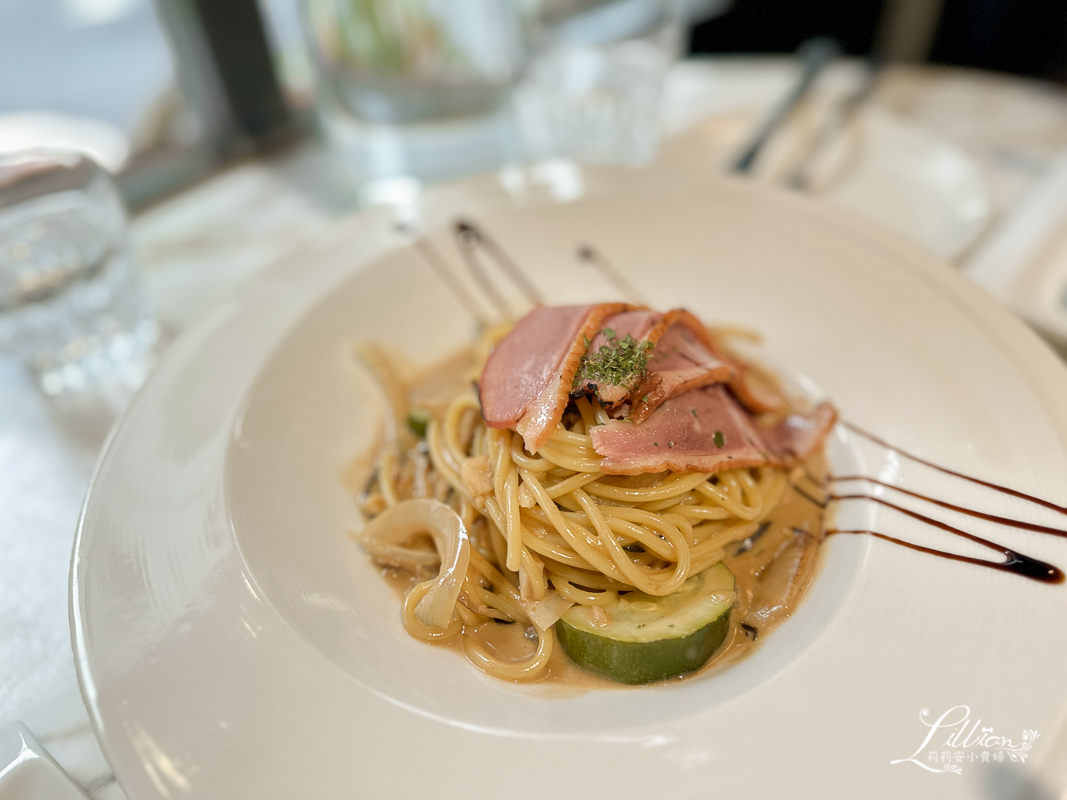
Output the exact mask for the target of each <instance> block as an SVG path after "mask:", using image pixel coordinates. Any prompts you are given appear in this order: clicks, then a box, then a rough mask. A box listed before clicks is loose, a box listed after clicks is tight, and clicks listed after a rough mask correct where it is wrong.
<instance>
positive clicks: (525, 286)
mask: <svg viewBox="0 0 1067 800" xmlns="http://www.w3.org/2000/svg"><path fill="white" fill-rule="evenodd" d="M454 233H455V236H456V245H457V246H458V248H459V251H460V253H462V255H463V258H464V260H465V261H466V262H467V268H468V269H470V270H471V274H472V275H475V276H477V277H476V278H475V279H476V280H477V281H478V285H479V286H480V287H481V289H482V291H484V292H485V293H486V294H487V295H488V296H490V297H494V296H495V297H497V298H500V300H501V301H503V298H502V297H501V296H500V293H499V292H497V290H496V288H495V287H494V286H493V284H492V282H491V281H490V280H489V278H488V276H487V275H486V274H485V272H484V270H482V269H481V265H480V263H479V262H478V256H477V251H478V250H479V249H480V250H484V251H485V254H486V255H487V256H489V259H490V260H491V261H493V262H494V263H495V264H496V265H497V266H498V267H499V268H500V271H501V272H503V273H504V274H505V275H506V276H507V277H508V279H509V280H510V281H511V282H512V283H514V284H515V286H516V287H518V289H519V291H520V292H522V294H523V296H524V297H525V298H526V300H527V302H529V303H530V305H533V306H539V305H543V304H544V302H545V300H544V298H543V297H542V296H541V292H540V291H539V290H538V288H537V287H536V286H534V285H533V283H532V282H531V281H530V279H529V278H527V277H526V273H525V272H523V271H522V270H521V269H520V268H519V266H518V264H516V263H515V261H514V260H513V259H512V258H511V256H509V255H508V254H507V252H505V250H504V248H502V247H501V246H500V245H499V244H497V242H496V240H495V239H493V238H492V237H491V236H489V234H487V233H486V232H485V231H484V230H482V229H481V228H479V227H478V226H477V225H475V224H474V223H473V222H471V221H470V220H462V219H461V220H457V221H456V224H455V228H454ZM504 308H505V314H506V313H507V311H506V309H507V305H506V304H504Z"/></svg>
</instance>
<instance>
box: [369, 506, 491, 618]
mask: <svg viewBox="0 0 1067 800" xmlns="http://www.w3.org/2000/svg"><path fill="white" fill-rule="evenodd" d="M417 533H428V534H429V535H430V537H431V538H432V539H433V544H434V547H435V548H436V549H437V556H438V557H439V558H440V560H441V569H440V571H439V572H438V573H437V577H436V578H434V579H433V580H432V581H431V582H430V583H431V586H430V587H429V589H428V590H427V591H426V595H425V596H424V597H423V598H422V599H421V600H420V601H419V603H418V605H417V606H415V616H416V617H417V618H418V620H419V622H421V623H422V624H423V625H425V626H426V627H427V628H434V629H437V630H445V629H446V628H447V627H448V625H449V621H450V620H451V619H452V613H453V611H454V610H455V607H456V599H457V598H458V597H459V589H460V586H461V585H462V583H463V577H464V575H466V573H467V564H468V563H469V562H470V540H469V539H468V537H467V528H466V527H465V526H464V525H463V520H462V519H460V517H459V515H458V514H457V513H456V512H455V511H453V510H452V509H451V508H449V507H448V506H446V505H445V504H444V503H441V502H439V501H437V500H429V499H425V498H420V499H418V500H404V501H402V502H400V503H397V504H396V505H395V506H393V507H392V508H389V509H387V510H386V511H384V512H382V513H381V514H379V515H378V516H377V517H375V518H374V519H373V520H372V521H371V523H370V524H369V525H367V527H366V528H364V529H363V533H362V535H361V537H360V538H361V540H362V542H363V545H364V547H366V549H367V551H368V552H369V553H371V555H374V554H375V548H382V549H383V551H385V550H387V549H388V550H391V551H392V552H393V553H395V550H394V549H393V548H397V547H398V546H399V545H401V544H402V543H403V542H405V541H407V540H408V539H410V538H411V537H412V536H414V535H415V534H417ZM408 552H409V553H416V552H419V551H415V550H408Z"/></svg>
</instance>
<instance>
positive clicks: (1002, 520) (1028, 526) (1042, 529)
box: [830, 475, 1067, 537]
mask: <svg viewBox="0 0 1067 800" xmlns="http://www.w3.org/2000/svg"><path fill="white" fill-rule="evenodd" d="M830 480H831V481H833V482H834V483H844V482H845V481H866V482H868V483H875V484H877V485H879V486H884V487H886V488H887V489H892V490H893V491H895V492H900V493H901V494H906V495H908V496H909V497H915V498H918V499H919V500H925V501H926V502H927V503H933V504H934V505H935V506H940V507H941V508H947V509H949V510H950V511H958V512H959V513H961V514H966V515H967V516H970V517H977V518H978V519H984V520H987V521H988V522H996V523H998V524H1000V525H1010V526H1011V527H1013V528H1021V529H1022V530H1025V531H1035V532H1036V533H1047V534H1049V535H1050V536H1062V537H1067V531H1065V530H1063V529H1062V528H1053V527H1050V526H1048V525H1038V524H1037V523H1036V522H1023V521H1022V520H1017V519H1012V518H1011V517H998V516H997V515H996V514H986V513H985V512H984V511H975V510H974V509H973V508H964V507H963V506H958V505H956V504H955V503H949V502H947V501H945V500H938V499H937V498H934V497H927V496H926V495H924V494H919V493H918V492H913V491H911V490H910V489H905V488H904V487H902V486H897V485H896V484H893V483H886V482H885V481H880V480H878V479H877V478H869V477H867V476H866V475H841V476H837V475H835V476H833V477H832V478H830ZM863 496H864V497H866V495H863Z"/></svg>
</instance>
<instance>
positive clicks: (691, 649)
mask: <svg viewBox="0 0 1067 800" xmlns="http://www.w3.org/2000/svg"><path fill="white" fill-rule="evenodd" d="M735 596H736V595H735V593H734V576H733V573H731V572H730V570H729V569H727V568H726V565H725V564H721V563H720V564H716V565H715V566H713V567H709V568H708V569H706V570H704V571H703V572H701V573H699V574H697V575H694V576H692V577H691V578H689V579H688V580H686V582H685V583H683V584H682V586H681V588H680V589H678V591H677V592H675V593H674V594H671V595H668V596H666V597H653V596H652V595H647V594H644V593H643V592H629V593H628V594H625V595H621V596H620V597H619V599H618V601H616V602H615V603H613V604H611V605H610V606H607V607H605V608H604V610H605V611H606V612H607V613H608V616H610V617H611V622H609V623H608V624H607V625H602V626H598V625H596V624H595V622H594V619H595V618H594V614H593V612H592V611H591V609H589V608H588V607H585V606H575V607H574V608H572V609H571V610H570V611H568V612H567V613H566V614H564V615H563V617H562V618H561V619H560V620H559V622H557V623H556V637H557V638H558V639H559V643H560V646H561V647H562V648H563V652H565V653H566V654H567V655H568V656H569V657H570V659H571V661H573V662H574V663H575V664H577V665H578V666H579V667H581V668H582V669H584V670H587V671H588V672H592V673H594V674H596V675H600V676H601V677H604V678H608V679H609V680H613V681H617V682H618V683H629V684H639V683H649V682H651V681H659V680H664V679H665V678H672V677H674V676H676V675H683V674H685V673H686V672H692V671H693V670H695V669H700V667H702V666H704V664H705V663H707V661H708V659H709V658H711V656H712V654H714V653H715V651H716V650H718V649H719V647H720V646H721V645H722V643H723V640H724V639H725V638H726V632H727V630H729V627H730V609H731V608H732V607H733V605H734V599H735Z"/></svg>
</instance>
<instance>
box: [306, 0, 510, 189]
mask: <svg viewBox="0 0 1067 800" xmlns="http://www.w3.org/2000/svg"><path fill="white" fill-rule="evenodd" d="M302 4H303V11H304V15H303V16H304V21H305V29H306V34H307V39H308V43H309V46H310V50H311V55H312V60H313V62H314V64H315V68H316V73H317V92H318V96H319V97H318V105H319V112H320V113H319V118H320V122H321V124H322V126H323V128H324V129H325V132H326V134H327V136H328V138H329V139H330V140H331V142H332V143H333V144H335V145H337V146H338V147H339V148H340V149H341V150H342V151H343V152H345V154H346V155H349V156H354V158H351V159H350V161H357V162H358V163H359V166H360V167H361V168H362V172H363V177H365V178H367V179H376V178H389V177H396V176H411V177H413V178H416V179H421V180H436V179H441V178H445V177H452V176H454V175H458V174H462V173H464V172H470V171H474V170H477V169H485V168H486V167H488V166H496V165H498V163H496V162H500V161H501V160H502V159H503V158H506V157H507V148H508V146H509V143H508V142H507V141H506V139H507V135H508V134H507V130H506V125H507V120H506V119H504V120H502V119H501V114H500V112H501V110H502V109H504V108H505V107H506V105H507V100H508V99H509V97H510V93H511V89H512V87H513V85H514V84H515V83H516V82H517V80H518V78H519V76H520V72H521V70H522V68H523V66H524V63H525V56H526V49H527V48H526V38H525V37H526V33H525V27H524V15H523V12H522V1H521V0H302Z"/></svg>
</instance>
